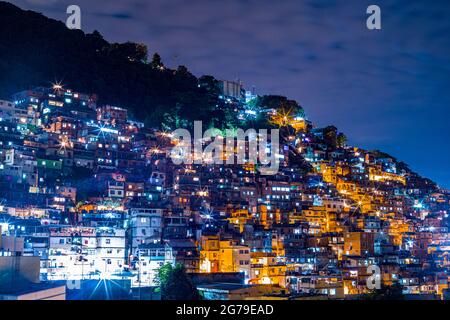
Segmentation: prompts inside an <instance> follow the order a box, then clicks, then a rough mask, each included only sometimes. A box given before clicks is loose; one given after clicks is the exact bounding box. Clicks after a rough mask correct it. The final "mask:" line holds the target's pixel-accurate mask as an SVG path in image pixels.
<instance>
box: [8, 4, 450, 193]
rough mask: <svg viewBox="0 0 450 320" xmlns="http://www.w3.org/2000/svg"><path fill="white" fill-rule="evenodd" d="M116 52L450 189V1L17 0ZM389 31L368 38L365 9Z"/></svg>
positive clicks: (27, 7)
mask: <svg viewBox="0 0 450 320" xmlns="http://www.w3.org/2000/svg"><path fill="white" fill-rule="evenodd" d="M11 2H12V3H14V4H16V5H18V6H19V7H21V8H23V9H30V10H34V11H38V12H42V13H43V14H45V15H46V16H49V17H52V18H56V19H59V20H64V21H65V19H66V16H67V15H66V8H67V6H68V5H70V4H77V5H79V6H80V7H81V10H82V29H83V30H84V31H85V32H92V31H93V30H95V29H97V30H98V31H100V33H102V34H103V36H104V37H105V39H106V40H108V41H111V42H125V41H136V42H142V43H145V44H146V45H148V47H149V51H150V52H154V51H157V52H158V53H160V54H161V56H162V58H163V61H164V62H165V64H166V65H169V66H175V65H186V66H187V67H188V68H189V70H190V71H191V72H193V73H194V74H195V75H197V76H200V75H203V74H211V75H214V76H215V77H216V78H219V79H228V80H236V79H240V80H242V81H243V82H244V84H245V86H246V87H247V88H251V87H252V86H255V87H256V92H257V93H258V94H281V95H286V96H288V97H289V98H293V99H295V100H297V101H298V102H299V103H300V104H301V105H302V106H303V107H304V108H305V111H306V114H307V116H308V117H309V119H310V120H312V121H313V122H315V123H316V124H317V125H320V126H325V125H329V124H334V125H335V126H337V127H338V128H339V129H340V130H341V131H343V132H344V133H346V134H347V136H348V137H349V142H350V143H351V144H355V145H358V146H360V147H363V148H368V149H380V150H382V151H385V152H387V153H390V154H391V155H393V156H395V157H397V158H398V159H400V160H403V161H405V162H406V163H408V164H409V165H410V167H411V168H412V169H413V170H415V171H417V172H419V173H420V174H422V175H424V176H426V177H429V178H431V179H433V180H434V181H436V182H437V183H438V184H440V185H441V186H444V187H446V188H450V170H449V169H448V168H449V165H450V146H449V145H450V143H449V141H450V130H449V128H448V120H449V118H450V19H449V18H448V17H449V16H450V1H446V0H433V1H426V0H420V1H411V0H409V1H408V0H372V1H365V0H340V1H338V0H315V1H314V0H280V1H273V0H227V1H223V0H133V1H125V0H109V1H92V0H91V1H88V0H76V1H73V0H69V1H66V0H17V1H11ZM370 4H377V5H379V6H380V7H381V10H382V30H381V31H377V30H375V31H370V30H368V29H367V28H366V18H367V14H366V8H367V6H368V5H370Z"/></svg>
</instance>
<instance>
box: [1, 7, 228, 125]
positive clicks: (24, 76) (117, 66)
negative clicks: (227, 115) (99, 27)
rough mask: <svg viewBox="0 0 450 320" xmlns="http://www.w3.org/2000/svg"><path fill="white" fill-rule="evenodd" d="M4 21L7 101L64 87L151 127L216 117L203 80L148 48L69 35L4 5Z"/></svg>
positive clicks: (42, 18) (3, 67)
mask: <svg viewBox="0 0 450 320" xmlns="http://www.w3.org/2000/svg"><path fill="white" fill-rule="evenodd" d="M0 21H1V22H2V27H1V28H0V97H1V98H4V99H5V98H8V97H9V96H10V95H11V94H12V93H14V92H17V91H20V90H23V89H25V88H31V87H36V86H49V85H50V83H49V82H50V81H62V82H63V83H64V84H66V85H67V86H68V87H71V88H76V90H78V91H81V92H94V93H96V94H98V95H99V97H100V100H101V102H102V103H109V104H114V105H119V106H126V107H127V108H128V109H129V110H130V111H131V113H132V115H133V116H134V117H135V118H137V119H139V120H141V121H145V122H146V123H147V124H151V125H155V124H160V123H161V121H162V119H163V117H164V116H165V114H179V115H180V116H182V117H183V118H186V119H188V120H191V119H194V118H195V119H198V120H205V121H207V118H205V115H208V113H209V116H208V117H211V113H210V112H212V111H213V110H212V109H211V108H212V106H214V105H215V101H212V99H214V97H213V96H211V95H210V94H208V92H207V91H206V90H205V89H203V88H199V87H198V85H197V84H198V81H197V78H196V77H194V76H193V75H192V74H191V73H189V71H188V70H187V69H186V68H185V67H183V66H180V67H178V69H177V70H171V69H168V68H165V67H164V65H163V63H162V62H161V61H160V58H159V56H158V55H157V54H156V55H155V56H154V57H153V59H149V60H150V61H148V49H147V47H146V46H145V45H142V44H135V43H123V44H118V43H108V42H107V41H105V40H104V39H103V37H102V36H101V35H100V33H98V32H97V31H94V32H93V33H92V34H85V33H84V32H82V31H80V30H69V29H67V28H66V26H65V25H64V23H62V22H59V21H56V20H53V19H49V18H47V17H45V16H43V15H42V14H39V13H36V12H33V11H24V10H22V9H20V8H18V7H16V6H14V5H12V4H10V3H7V2H3V1H2V2H0ZM188 110H189V112H188ZM218 117H220V115H218ZM203 118H204V119H203Z"/></svg>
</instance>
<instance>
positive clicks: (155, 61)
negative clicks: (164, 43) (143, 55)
mask: <svg viewBox="0 0 450 320" xmlns="http://www.w3.org/2000/svg"><path fill="white" fill-rule="evenodd" d="M151 66H152V68H153V69H162V68H164V64H163V62H162V60H161V56H160V55H159V54H158V53H156V52H155V53H154V54H153V58H152V62H151Z"/></svg>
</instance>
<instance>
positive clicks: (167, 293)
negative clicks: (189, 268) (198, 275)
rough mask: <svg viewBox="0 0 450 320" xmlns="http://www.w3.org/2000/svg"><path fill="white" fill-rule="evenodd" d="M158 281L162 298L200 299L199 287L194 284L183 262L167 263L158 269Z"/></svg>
mask: <svg viewBox="0 0 450 320" xmlns="http://www.w3.org/2000/svg"><path fill="white" fill-rule="evenodd" d="M156 282H157V283H158V285H159V288H160V292H161V299H162V300H199V299H200V296H199V294H198V292H197V289H196V288H195V286H194V285H193V284H192V282H191V280H190V279H189V277H188V275H187V274H186V269H185V267H184V265H182V264H179V263H178V264H176V265H175V266H172V264H170V263H167V264H165V265H163V266H161V267H160V268H159V269H158V274H157V276H156Z"/></svg>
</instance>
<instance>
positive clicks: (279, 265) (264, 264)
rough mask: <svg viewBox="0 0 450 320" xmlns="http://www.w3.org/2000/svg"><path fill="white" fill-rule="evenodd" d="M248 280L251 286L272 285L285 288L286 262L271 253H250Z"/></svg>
mask: <svg viewBox="0 0 450 320" xmlns="http://www.w3.org/2000/svg"><path fill="white" fill-rule="evenodd" d="M250 257H251V264H250V268H251V269H250V280H249V283H252V284H274V285H279V286H280V287H286V261H285V260H284V259H283V258H281V257H277V256H276V254H275V253H272V252H252V253H251V256H250Z"/></svg>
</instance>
